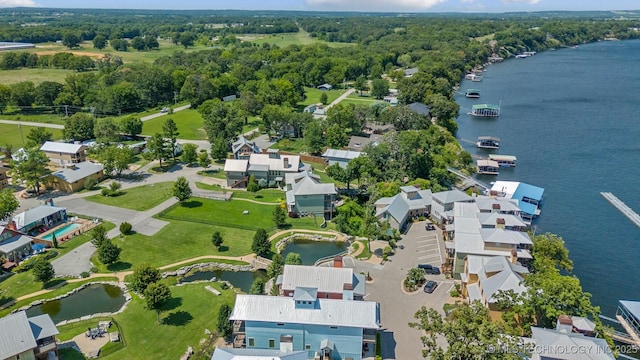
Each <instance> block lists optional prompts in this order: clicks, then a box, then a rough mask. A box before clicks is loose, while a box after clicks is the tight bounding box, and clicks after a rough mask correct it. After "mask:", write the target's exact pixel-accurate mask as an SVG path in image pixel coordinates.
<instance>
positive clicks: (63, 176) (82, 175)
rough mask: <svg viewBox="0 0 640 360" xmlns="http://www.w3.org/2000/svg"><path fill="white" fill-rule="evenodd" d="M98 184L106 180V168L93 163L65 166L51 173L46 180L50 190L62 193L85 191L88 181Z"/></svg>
mask: <svg viewBox="0 0 640 360" xmlns="http://www.w3.org/2000/svg"><path fill="white" fill-rule="evenodd" d="M89 178H91V179H93V180H95V181H96V183H97V182H99V181H100V180H102V179H103V178H104V166H102V164H98V163H94V162H91V161H84V162H80V163H76V164H68V165H65V166H64V167H63V168H62V169H60V170H58V171H55V172H53V173H51V174H50V175H49V176H48V177H47V178H46V180H45V184H46V186H47V187H49V188H53V189H55V190H58V191H62V192H76V191H80V190H82V189H84V184H85V183H86V182H87V179H89Z"/></svg>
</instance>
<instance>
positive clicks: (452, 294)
mask: <svg viewBox="0 0 640 360" xmlns="http://www.w3.org/2000/svg"><path fill="white" fill-rule="evenodd" d="M449 295H451V297H459V296H460V292H459V291H458V289H453V290H451V291H450V292H449Z"/></svg>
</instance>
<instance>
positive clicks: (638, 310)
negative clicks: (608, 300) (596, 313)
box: [620, 300, 640, 321]
mask: <svg viewBox="0 0 640 360" xmlns="http://www.w3.org/2000/svg"><path fill="white" fill-rule="evenodd" d="M620 305H622V306H623V307H625V308H626V309H627V310H628V311H629V312H630V313H631V315H633V317H635V318H636V319H637V320H638V321H640V301H629V300H620Z"/></svg>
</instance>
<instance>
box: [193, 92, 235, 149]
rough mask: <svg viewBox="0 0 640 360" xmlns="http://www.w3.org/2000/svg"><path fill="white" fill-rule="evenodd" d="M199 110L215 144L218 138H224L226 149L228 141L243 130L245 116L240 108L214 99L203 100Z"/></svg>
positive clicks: (209, 136) (208, 133)
mask: <svg viewBox="0 0 640 360" xmlns="http://www.w3.org/2000/svg"><path fill="white" fill-rule="evenodd" d="M198 112H200V114H201V115H202V118H203V119H204V125H203V126H204V129H205V131H206V132H207V137H208V139H209V142H210V143H211V144H213V143H214V142H215V141H216V139H222V140H224V144H225V151H226V146H227V143H228V142H229V141H231V140H232V139H233V138H235V136H236V135H237V134H239V133H240V132H241V131H242V126H243V123H244V117H243V116H242V114H240V110H239V108H238V107H237V106H234V105H232V104H229V103H225V102H222V101H220V100H219V99H214V100H207V101H205V102H203V103H202V105H200V106H199V107H198ZM225 156H226V154H225ZM212 157H214V156H213V155H212Z"/></svg>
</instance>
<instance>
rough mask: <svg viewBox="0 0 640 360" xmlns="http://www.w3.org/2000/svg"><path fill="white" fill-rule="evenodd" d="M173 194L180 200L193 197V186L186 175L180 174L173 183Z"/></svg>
mask: <svg viewBox="0 0 640 360" xmlns="http://www.w3.org/2000/svg"><path fill="white" fill-rule="evenodd" d="M173 196H175V197H176V199H178V201H180V202H183V201H185V200H187V199H188V198H190V197H191V187H190V186H189V182H188V181H187V178H185V177H184V176H180V177H179V178H178V180H176V182H175V183H173Z"/></svg>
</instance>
